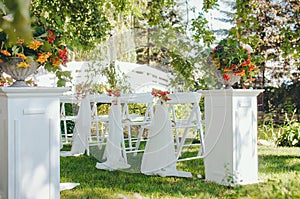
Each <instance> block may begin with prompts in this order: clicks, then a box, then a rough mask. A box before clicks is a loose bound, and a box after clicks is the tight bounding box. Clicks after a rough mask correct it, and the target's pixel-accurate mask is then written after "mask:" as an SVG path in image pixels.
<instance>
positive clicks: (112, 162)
mask: <svg viewBox="0 0 300 199" xmlns="http://www.w3.org/2000/svg"><path fill="white" fill-rule="evenodd" d="M123 139H124V138H123V126H122V120H121V105H120V104H119V103H118V104H112V106H111V109H110V113H109V135H108V139H107V143H106V147H105V151H104V156H103V157H104V158H106V161H105V162H102V163H99V162H98V163H97V164H96V168H98V169H104V170H110V171H112V170H117V169H126V168H129V167H130V165H129V164H127V158H126V153H125V150H124V145H123V143H124V142H123Z"/></svg>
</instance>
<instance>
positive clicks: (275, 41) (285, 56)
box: [235, 0, 300, 84]
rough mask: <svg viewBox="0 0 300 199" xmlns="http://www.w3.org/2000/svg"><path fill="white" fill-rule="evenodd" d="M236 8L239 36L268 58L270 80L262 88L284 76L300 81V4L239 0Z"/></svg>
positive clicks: (263, 69) (263, 64) (291, 1)
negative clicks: (272, 80) (270, 62)
mask: <svg viewBox="0 0 300 199" xmlns="http://www.w3.org/2000/svg"><path fill="white" fill-rule="evenodd" d="M236 6H237V15H236V17H235V21H236V22H237V29H238V31H237V32H236V34H239V36H240V37H241V38H243V39H244V41H245V42H244V43H248V44H250V45H251V46H252V47H253V48H254V49H255V53H257V55H261V56H262V57H263V58H264V61H263V62H261V66H262V71H263V75H264V74H265V73H264V71H268V74H269V75H268V77H270V79H264V80H263V81H262V84H265V83H266V82H267V81H269V80H271V79H274V78H276V79H279V78H280V77H283V76H285V77H287V78H290V79H292V80H295V81H299V74H298V73H297V72H296V73H294V72H293V71H297V67H298V66H299V64H300V62H299V61H300V59H299V58H300V56H299V55H300V53H299V51H300V45H299V42H300V39H299V34H300V32H299V31H300V29H299V25H300V20H299V16H300V15H299V12H300V9H299V6H300V5H299V1H295V0H287V1H275V0H270V1H260V0H251V1H248V0H237V1H236ZM267 60H271V61H272V62H273V63H272V66H269V65H267V64H266V61H267ZM273 66H275V67H276V68H274V67H273ZM297 74H298V75H297Z"/></svg>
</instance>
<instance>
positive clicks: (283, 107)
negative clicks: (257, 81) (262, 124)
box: [263, 82, 300, 122]
mask: <svg viewBox="0 0 300 199" xmlns="http://www.w3.org/2000/svg"><path fill="white" fill-rule="evenodd" d="M263 97H264V102H263V103H264V110H265V111H266V112H267V113H276V114H278V116H279V115H280V114H284V113H288V114H291V113H293V111H294V110H295V109H296V110H297V112H296V113H297V114H299V110H300V101H299V99H300V82H295V83H293V84H289V85H286V84H282V85H281V86H280V87H278V88H275V87H266V88H265V92H264V93H263ZM275 121H276V122H278V119H276V118H275Z"/></svg>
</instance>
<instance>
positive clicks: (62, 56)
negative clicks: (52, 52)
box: [58, 47, 68, 64]
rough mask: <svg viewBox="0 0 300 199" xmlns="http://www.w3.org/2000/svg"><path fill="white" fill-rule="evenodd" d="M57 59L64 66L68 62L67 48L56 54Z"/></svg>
mask: <svg viewBox="0 0 300 199" xmlns="http://www.w3.org/2000/svg"><path fill="white" fill-rule="evenodd" d="M58 57H59V58H60V59H61V60H62V63H63V64H66V63H67V61H68V54H67V48H66V47H65V48H64V49H63V50H60V51H59V53H58Z"/></svg>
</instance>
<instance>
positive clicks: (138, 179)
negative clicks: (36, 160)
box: [60, 146, 300, 199]
mask: <svg viewBox="0 0 300 199" xmlns="http://www.w3.org/2000/svg"><path fill="white" fill-rule="evenodd" d="M258 154H259V157H258V158H259V162H258V164H259V165H258V166H259V167H258V168H259V179H260V180H261V181H262V182H261V183H258V184H252V185H244V186H236V187H227V186H222V185H218V184H216V183H212V182H206V181H205V180H204V179H200V178H197V175H198V174H200V175H202V176H204V173H205V171H204V163H203V160H202V159H198V160H191V161H186V162H180V163H178V164H177V168H178V169H179V170H184V171H189V172H192V174H193V178H175V177H165V178H163V177H158V176H146V175H143V174H140V173H128V172H122V171H112V172H110V171H103V170H98V169H96V168H95V165H96V162H97V160H96V159H95V158H93V157H92V156H86V155H83V156H80V157H61V175H60V176H61V182H78V183H80V186H78V187H76V188H75V189H73V190H66V191H62V192H61V198H62V199H66V198H68V199H71V198H74V199H75V198H76V199H83V198H89V199H97V198H107V199H109V198H111V199H116V198H123V199H124V198H128V199H132V198H135V199H137V198H139V199H141V198H144V199H146V198H155V199H156V198H164V199H168V198H195V199H196V198H197V199H199V198H300V148H299V147H298V148H277V147H266V146H259V148H258ZM203 178H204V177H203Z"/></svg>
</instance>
